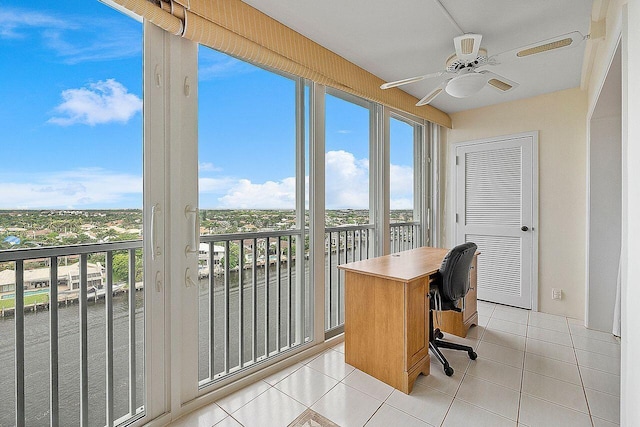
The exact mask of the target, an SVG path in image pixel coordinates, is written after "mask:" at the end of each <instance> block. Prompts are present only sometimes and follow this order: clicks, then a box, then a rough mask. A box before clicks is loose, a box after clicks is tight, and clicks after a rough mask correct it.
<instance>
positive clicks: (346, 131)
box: [338, 129, 352, 135]
mask: <svg viewBox="0 0 640 427" xmlns="http://www.w3.org/2000/svg"><path fill="white" fill-rule="evenodd" d="M338 133H339V134H344V135H347V134H350V133H352V131H350V130H348V129H341V130H339V131H338Z"/></svg>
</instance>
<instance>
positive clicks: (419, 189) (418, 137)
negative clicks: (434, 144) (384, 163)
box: [389, 114, 429, 253]
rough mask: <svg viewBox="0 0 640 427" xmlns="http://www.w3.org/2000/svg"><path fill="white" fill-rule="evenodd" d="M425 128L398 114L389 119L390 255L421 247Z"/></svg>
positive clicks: (426, 166)
mask: <svg viewBox="0 0 640 427" xmlns="http://www.w3.org/2000/svg"><path fill="white" fill-rule="evenodd" d="M423 134H424V125H421V124H418V123H416V122H415V121H412V120H410V119H408V118H406V117H403V116H401V115H398V114H391V115H390V118H389V222H390V226H389V234H390V248H389V250H390V252H392V253H393V252H400V251H403V250H407V249H413V248H416V247H419V246H422V244H423V240H426V239H424V234H423V230H421V228H422V227H423V223H422V222H421V219H422V218H423V217H424V215H423V212H422V211H423V206H424V203H423V202H424V199H425V198H428V196H429V193H428V190H427V188H426V186H425V185H423V178H424V174H425V171H427V170H428V164H425V163H424V160H423V159H424V158H426V156H424V157H423V151H424V150H426V149H427V148H426V145H425V144H424V139H423Z"/></svg>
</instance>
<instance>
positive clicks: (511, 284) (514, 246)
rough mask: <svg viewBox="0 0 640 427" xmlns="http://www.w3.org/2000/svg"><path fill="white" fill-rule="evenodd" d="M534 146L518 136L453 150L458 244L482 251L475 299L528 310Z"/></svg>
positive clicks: (531, 269) (531, 139)
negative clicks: (464, 243) (454, 153)
mask: <svg viewBox="0 0 640 427" xmlns="http://www.w3.org/2000/svg"><path fill="white" fill-rule="evenodd" d="M533 146H534V143H533V136H527V137H522V136H518V137H514V138H508V137H507V138H499V139H495V140H492V141H485V142H482V143H469V144H468V145H465V144H462V145H461V146H460V147H458V148H457V149H456V199H455V200H456V225H455V228H456V243H463V242H474V243H475V244H477V245H478V250H479V251H480V252H481V255H480V256H479V258H478V299H482V300H487V301H493V302H498V303H501V304H508V305H513V306H517V307H523V308H531V307H532V295H533V294H532V288H531V285H532V277H533V265H534V264H535V263H534V262H533V260H532V257H533V251H532V247H533V245H532V242H533V240H532V236H533V231H532V230H533V229H534V224H533V202H532V196H533V194H534V192H533V161H532V159H533V157H532V152H533ZM523 226H526V231H523V230H522V229H521V228H522V227H523Z"/></svg>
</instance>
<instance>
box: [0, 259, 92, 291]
mask: <svg viewBox="0 0 640 427" xmlns="http://www.w3.org/2000/svg"><path fill="white" fill-rule="evenodd" d="M103 270H104V269H103V267H102V266H100V265H99V264H87V284H88V286H94V287H96V288H102V281H103V277H104V271H103ZM50 278H51V270H50V269H49V267H43V268H34V269H31V270H25V271H24V289H25V290H32V289H39V288H48V287H49V286H50ZM58 287H65V288H67V289H68V290H74V289H79V288H80V266H79V264H78V263H75V264H71V265H60V266H58ZM15 290H16V272H15V270H3V271H0V294H2V293H6V292H15Z"/></svg>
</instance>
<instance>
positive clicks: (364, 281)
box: [339, 248, 447, 394]
mask: <svg viewBox="0 0 640 427" xmlns="http://www.w3.org/2000/svg"><path fill="white" fill-rule="evenodd" d="M446 253H447V250H446V249H434V248H418V249H412V250H409V251H404V252H401V253H398V254H393V255H386V256H383V257H378V258H372V259H368V260H363V261H356V262H352V263H349V264H343V265H340V266H339V268H340V269H342V270H344V271H345V291H344V295H345V322H344V334H345V339H344V342H345V345H344V347H345V361H346V362H347V363H348V364H350V365H352V366H354V367H356V368H358V369H360V370H361V371H363V372H366V373H367V374H369V375H371V376H373V377H375V378H377V379H379V380H380V381H382V382H385V383H387V384H389V385H390V386H392V387H394V388H396V389H398V390H400V391H402V392H404V393H407V394H408V393H410V392H411V389H412V388H413V383H414V382H415V380H416V378H417V377H418V375H420V374H424V375H429V366H430V365H429V361H430V359H429V276H430V275H432V274H433V273H435V272H436V271H438V268H439V267H440V263H441V262H442V258H443V257H444V256H445V255H446Z"/></svg>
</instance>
